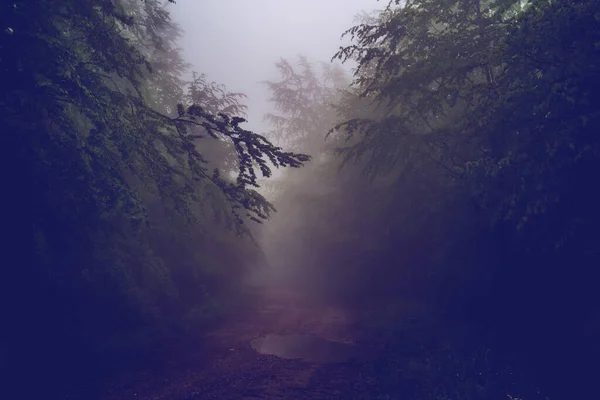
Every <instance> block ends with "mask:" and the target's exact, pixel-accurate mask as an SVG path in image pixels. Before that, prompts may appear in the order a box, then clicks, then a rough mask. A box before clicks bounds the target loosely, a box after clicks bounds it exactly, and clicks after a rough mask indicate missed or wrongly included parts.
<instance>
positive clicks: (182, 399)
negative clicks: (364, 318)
mask: <svg viewBox="0 0 600 400" xmlns="http://www.w3.org/2000/svg"><path fill="white" fill-rule="evenodd" d="M246 297H247V298H246V299H245V301H244V302H243V303H244V305H243V306H242V307H240V308H239V309H238V310H236V312H234V313H232V315H231V316H230V317H229V318H228V320H227V321H226V322H225V323H223V324H222V325H221V326H220V327H219V328H217V329H216V330H214V331H212V332H209V333H208V334H205V335H202V337H198V340H197V342H193V341H191V342H188V341H186V342H185V343H178V344H174V345H173V348H172V349H169V351H168V352H167V353H166V355H165V356H164V360H162V361H161V362H160V363H157V364H158V365H160V366H156V365H154V366H153V367H148V368H147V369H145V370H142V371H138V372H137V373H135V374H134V375H133V376H124V377H122V378H121V382H119V383H117V384H113V385H112V387H111V388H110V389H109V390H107V391H105V393H104V395H103V396H102V399H103V400H126V399H127V400H131V399H136V400H159V399H161V400H162V399H169V400H171V399H172V400H201V399H202V400H203V399H247V400H250V399H338V398H352V399H360V398H365V399H367V398H368V399H375V398H389V397H379V396H378V395H377V394H376V393H375V392H376V391H377V390H376V386H377V384H376V382H375V380H374V377H375V376H376V375H377V372H376V371H375V370H374V364H373V363H372V361H373V360H374V359H377V358H378V357H379V353H380V351H379V350H377V349H376V348H375V347H373V346H368V345H367V344H365V341H364V336H365V335H364V331H363V330H362V329H361V327H360V325H359V324H358V323H357V322H356V321H355V320H354V318H353V316H352V313H351V312H349V310H346V309H344V308H342V307H341V306H339V305H328V304H323V302H322V301H315V300H311V299H310V298H309V297H308V296H306V295H303V293H302V292H300V291H297V290H293V289H282V288H262V289H260V290H255V291H254V292H252V293H250V294H247V295H246ZM261 353H264V354H261ZM275 354H276V355H275Z"/></svg>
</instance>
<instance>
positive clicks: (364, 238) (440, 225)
mask: <svg viewBox="0 0 600 400" xmlns="http://www.w3.org/2000/svg"><path fill="white" fill-rule="evenodd" d="M172 7H177V5H176V4H175V5H165V4H163V3H162V2H159V1H156V0H146V1H137V0H120V1H75V0H67V1H56V0H44V1H36V2H33V3H28V2H22V1H9V2H5V4H3V5H2V11H1V12H0V23H1V28H2V33H1V34H0V70H1V73H2V89H1V90H2V94H3V96H2V97H1V98H0V116H1V119H2V125H1V126H2V136H3V138H4V139H5V140H4V142H3V146H2V148H3V151H4V154H3V157H2V158H3V160H4V161H5V163H6V166H7V167H5V168H4V175H5V192H4V196H3V197H4V198H5V200H7V202H8V203H7V205H6V206H5V214H7V215H8V218H6V221H8V223H5V230H6V232H7V233H8V238H7V240H6V241H5V244H6V247H7V250H8V252H7V254H6V255H5V260H4V277H3V278H2V281H3V284H4V285H3V286H4V287H3V289H2V293H3V295H4V299H3V301H2V305H3V323H2V325H3V328H2V331H1V333H0V346H1V347H2V353H1V354H0V357H1V358H0V361H1V362H2V366H1V368H2V372H1V374H2V376H4V377H8V378H10V379H11V380H12V382H15V383H17V382H18V383H22V384H25V383H26V382H28V381H29V380H37V381H38V382H39V384H40V387H41V388H43V391H46V392H47V393H51V392H52V390H54V389H55V388H54V386H57V385H59V382H61V379H63V378H60V377H61V376H63V375H61V374H64V375H68V374H71V375H68V376H70V377H71V378H70V379H73V380H75V379H79V380H81V381H85V380H86V379H90V376H94V375H95V374H102V373H103V371H104V369H105V365H106V364H107V363H110V362H112V361H111V360H122V359H130V360H131V359H136V358H139V357H142V356H145V355H147V354H148V352H149V350H148V349H149V348H152V347H153V346H156V345H157V343H164V342H168V341H169V340H176V338H178V337H180V336H182V335H186V333H189V332H193V331H197V330H206V329H208V328H209V327H210V326H212V325H213V324H214V323H215V322H216V321H218V320H219V319H220V318H222V316H223V315H226V314H227V308H228V306H229V305H230V304H231V303H232V302H235V301H236V299H238V298H240V297H241V296H240V295H239V293H240V292H241V291H242V289H240V288H243V287H245V281H246V278H247V277H248V276H250V278H251V279H269V280H271V281H272V282H278V283H280V284H282V285H284V284H293V285H296V286H298V287H301V288H303V289H304V290H306V291H309V292H310V293H311V294H313V295H314V296H315V297H316V298H321V299H326V300H330V301H336V302H340V303H343V304H345V305H347V306H348V307H353V308H354V309H356V310H361V312H363V311H364V314H361V315H362V318H363V319H364V321H365V323H369V324H372V325H373V326H374V327H375V328H373V329H374V330H375V331H376V332H378V334H380V335H382V337H385V340H387V341H388V342H389V343H390V346H391V347H390V348H391V350H390V351H400V350H398V349H399V348H401V347H402V346H404V347H406V346H407V344H406V343H408V341H410V340H413V339H414V340H416V339H415V338H416V336H415V335H423V337H427V338H429V337H432V338H433V339H431V340H433V341H435V340H437V339H435V338H437V337H438V336H447V337H452V340H451V342H452V345H453V346H454V347H453V350H452V351H451V352H450V353H444V352H434V351H432V350H431V349H429V350H427V353H426V355H427V357H426V363H429V365H430V367H431V368H430V370H436V371H438V372H437V373H432V374H430V375H427V376H426V377H425V378H422V377H417V376H416V375H415V376H411V377H410V379H413V380H414V382H419V383H415V389H414V390H415V392H414V393H417V394H419V393H420V395H418V396H421V397H418V396H417V397H416V398H422V399H425V398H436V399H437V398H439V399H459V398H460V399H479V398H486V399H492V398H506V393H512V394H514V395H515V396H516V395H517V394H519V393H522V394H519V396H520V397H519V398H522V399H524V400H529V399H537V398H546V397H545V396H546V395H548V396H549V398H552V399H554V398H569V397H570V398H580V399H585V398H595V397H596V396H594V395H590V393H593V390H594V389H593V383H594V382H593V381H594V377H595V376H596V375H594V374H597V373H598V370H597V367H595V366H593V364H592V361H594V360H595V358H596V357H597V355H598V350H599V347H598V343H599V339H600V302H599V300H600V299H599V294H600V291H599V290H598V288H597V286H598V276H599V274H598V271H597V268H598V265H600V263H599V261H600V260H599V251H598V250H599V249H600V241H599V239H600V237H599V234H598V232H599V230H598V229H597V226H598V223H599V221H600V214H599V211H598V204H599V200H600V198H599V197H600V191H599V190H598V189H597V188H596V184H594V177H595V176H596V173H597V171H598V170H599V169H598V167H599V166H600V165H599V164H600V153H599V150H600V147H599V141H598V135H597V130H598V127H599V122H600V121H599V116H600V114H599V111H598V110H599V104H600V102H599V101H598V100H599V98H598V96H599V93H600V80H599V79H600V63H599V60H600V57H598V55H599V51H600V50H599V49H600V14H599V11H598V9H597V3H596V2H595V1H592V0H583V1H576V2H573V1H567V0H553V1H547V0H532V1H512V0H490V1H483V0H475V1H442V0H414V1H406V2H391V3H390V4H389V5H388V7H387V8H385V10H384V11H382V12H379V13H374V14H364V15H362V16H361V17H360V19H359V20H358V22H357V25H356V26H355V27H354V28H352V29H351V30H349V31H348V32H346V35H348V36H349V37H350V38H351V39H352V44H351V45H349V46H347V47H342V48H340V50H339V52H338V53H337V54H335V55H332V56H333V60H332V61H333V62H330V61H331V60H309V59H307V58H306V57H303V56H299V57H298V58H295V59H280V60H279V61H278V60H273V61H274V62H275V65H276V68H277V71H278V73H279V77H278V78H277V79H274V80H267V81H265V82H264V83H263V84H264V85H265V87H266V88H267V89H268V92H269V93H270V96H271V98H270V101H271V104H272V105H273V111H272V112H271V113H270V114H268V115H267V116H266V120H267V121H268V123H269V124H270V126H271V131H269V132H264V133H262V134H259V133H256V132H252V131H249V130H247V129H245V128H244V127H243V122H244V117H245V113H246V111H247V104H246V103H245V101H246V98H245V95H244V94H243V93H235V92H233V93H232V92H229V91H228V89H227V87H226V86H225V85H223V84H221V83H215V82H212V81H211V79H210V77H208V76H206V75H204V74H202V73H201V72H194V73H193V74H191V76H192V79H191V80H189V79H187V78H185V77H186V76H190V73H191V72H192V71H193V68H192V66H190V65H188V63H187V62H186V61H185V60H184V59H183V57H182V55H181V50H180V49H179V47H178V40H179V39H180V37H181V35H182V32H181V30H180V28H179V27H178V25H177V24H176V23H174V22H173V20H172V19H171V17H170V14H169V9H170V8H172ZM341 33H342V32H340V34H341ZM241 61H242V62H245V61H247V60H241ZM344 62H353V63H355V65H356V68H354V69H353V70H352V72H351V73H348V72H347V69H345V68H343V67H342V66H343V63H344ZM226 83H227V82H224V84H226ZM275 168H282V172H280V173H278V176H277V177H276V178H275V179H267V178H269V177H271V175H272V171H273V169H275ZM406 304H411V307H413V306H414V308H413V309H411V310H408V311H407V310H406V309H403V307H404V306H405V305H406ZM414 318H416V319H418V320H419V321H420V322H422V323H421V324H420V325H419V327H418V328H414V329H415V331H414V332H417V333H414V332H413V333H410V332H408V333H407V331H406V330H407V329H408V328H406V326H407V323H406V322H407V320H409V319H411V320H412V319H414ZM465 327H469V329H467V328H465ZM463 329H464V330H463ZM467 331H468V332H467ZM400 337H402V338H405V339H406V341H405V342H404V343H399V342H398V340H397V339H398V338H400ZM394 338H396V339H394ZM382 340H383V339H382ZM410 343H411V346H413V347H414V348H417V347H418V346H419V344H418V343H416V342H410ZM394 346H396V347H394ZM424 351H425V350H424ZM490 352H491V353H493V354H497V356H494V357H496V358H494V357H491V356H490V357H488V354H490ZM449 354H450V355H449ZM422 358H423V357H422ZM58 359H60V360H61V365H62V366H61V367H60V368H59V367H57V366H56V365H55V364H56V360H58ZM90 359H92V360H98V362H97V365H96V366H94V368H91V371H85V372H84V371H82V370H81V369H78V368H77V365H79V363H81V362H82V360H90ZM490 360H493V361H490ZM421 361H423V359H421ZM123 365H126V362H123ZM386 368H387V369H386V371H387V372H386V374H390V376H392V375H393V374H396V373H399V372H398V371H395V370H394V367H393V366H391V365H387V367H386ZM96 369H97V370H96ZM457 374H458V375H457ZM451 376H452V377H454V376H459V378H456V379H453V378H452V379H451V378H450V377H451ZM390 379H392V378H390ZM398 379H399V378H398ZM403 379H408V378H406V376H404V378H403ZM63 380H64V379H63ZM482 380H484V381H485V382H486V383H485V384H483V383H481V381H482ZM481 388H484V389H481ZM389 390H390V391H393V390H394V389H393V388H389Z"/></svg>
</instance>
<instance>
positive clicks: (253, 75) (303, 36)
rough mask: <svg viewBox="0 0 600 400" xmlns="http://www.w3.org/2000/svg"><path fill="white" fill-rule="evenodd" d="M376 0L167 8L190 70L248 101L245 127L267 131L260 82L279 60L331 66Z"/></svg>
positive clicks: (184, 0)
mask: <svg viewBox="0 0 600 400" xmlns="http://www.w3.org/2000/svg"><path fill="white" fill-rule="evenodd" d="M384 5H385V4H383V3H381V2H378V1H377V0H305V1H281V0H252V1H250V0H202V1H190V0H180V1H178V2H177V5H175V6H172V7H170V10H171V12H172V15H173V17H174V18H175V21H176V22H177V23H178V24H180V25H181V27H182V28H183V30H184V32H185V33H184V37H183V38H182V40H181V45H182V48H183V54H184V55H185V57H186V59H187V60H188V61H189V62H190V63H191V64H192V65H193V68H194V70H196V71H198V72H201V73H205V74H207V75H208V77H209V78H210V79H212V80H214V81H216V82H218V83H222V84H224V85H226V86H227V87H228V89H229V90H231V91H236V92H242V93H245V94H246V95H247V96H248V98H247V100H246V104H247V105H248V106H249V110H248V127H249V128H250V129H252V130H255V131H257V132H262V131H264V130H266V129H267V128H268V125H267V124H266V123H265V122H264V121H263V116H264V114H265V113H267V112H269V110H270V106H269V103H268V101H267V100H268V93H267V91H266V89H265V87H264V85H261V84H260V82H261V81H264V80H266V79H272V78H274V77H275V76H276V71H275V62H276V61H278V60H279V59H280V58H281V57H283V58H295V57H296V56H297V55H298V54H302V55H305V56H306V57H308V58H309V59H310V60H313V61H326V62H327V61H329V60H330V59H331V57H332V56H333V55H334V54H335V52H336V51H337V49H338V48H339V46H340V45H342V44H344V43H348V40H343V41H342V39H341V35H342V33H343V32H344V31H346V30H347V29H349V28H351V27H352V26H353V22H354V17H355V16H356V15H357V14H359V13H360V12H362V11H372V10H373V9H376V8H382V7H383V6H384Z"/></svg>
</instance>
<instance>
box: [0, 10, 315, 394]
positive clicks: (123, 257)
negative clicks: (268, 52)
mask: <svg viewBox="0 0 600 400" xmlns="http://www.w3.org/2000/svg"><path fill="white" fill-rule="evenodd" d="M0 26H1V29H2V32H1V33H0V52H1V53H0V74H1V78H0V79H1V85H0V87H1V89H0V90H1V92H2V96H1V97H0V120H1V130H2V136H3V145H2V148H3V157H2V159H3V161H4V163H5V165H6V166H5V168H4V176H5V178H6V180H5V182H4V185H5V191H4V192H3V193H4V195H3V197H4V198H5V200H6V201H7V204H6V206H5V207H3V208H4V210H5V213H6V215H7V217H6V218H5V224H4V226H5V232H6V233H7V237H6V239H5V245H6V248H7V251H6V253H5V257H3V258H4V268H3V273H2V288H1V290H2V294H3V299H2V310H3V311H2V321H3V322H2V329H1V332H0V346H1V349H2V351H1V354H0V357H1V371H0V374H1V375H2V377H3V381H4V379H7V382H10V383H11V386H10V387H13V385H12V384H14V387H17V388H19V390H20V391H21V392H20V393H18V392H17V393H15V396H17V397H14V396H12V395H11V396H9V397H14V398H32V397H35V395H39V394H41V393H43V394H44V396H45V397H51V396H52V395H53V393H55V389H57V388H58V387H59V386H60V385H61V384H63V383H64V382H67V383H75V384H80V383H81V381H82V380H85V379H91V380H94V379H96V378H97V377H98V375H99V374H101V373H103V372H104V371H110V370H113V371H118V368H119V366H120V365H123V364H124V360H125V359H126V358H130V359H136V358H139V356H140V355H143V354H144V349H147V348H148V346H150V345H156V344H157V343H159V342H160V340H159V339H161V338H162V339H164V338H168V337H173V335H179V334H181V333H182V332H184V331H185V330H186V329H188V328H192V327H198V326H199V325H200V326H201V325H202V324H206V323H209V322H210V321H211V320H213V319H214V318H215V317H216V316H218V314H219V310H218V307H219V306H220V304H222V302H219V296H223V294H224V293H225V292H226V291H227V290H228V289H230V288H231V287H233V286H234V285H235V284H236V279H237V277H238V276H240V274H241V271H242V270H243V269H244V268H245V267H246V266H247V265H248V264H250V263H257V262H259V261H258V260H259V258H260V252H259V251H258V250H257V248H256V246H255V244H254V243H253V240H252V239H251V237H250V235H249V233H250V232H249V229H248V228H247V225H248V223H249V222H250V221H253V220H254V221H261V220H264V219H265V218H267V217H268V215H269V213H270V212H271V211H272V206H271V205H270V203H269V202H268V201H266V200H265V198H264V197H262V196H261V195H259V194H258V193H257V192H256V190H255V187H256V186H257V183H256V179H257V177H259V176H260V175H261V174H262V175H263V176H269V175H270V173H271V170H270V168H273V167H299V166H301V165H302V164H303V162H305V161H307V160H308V157H307V156H305V155H302V154H294V153H291V152H285V151H284V150H282V149H281V148H278V147H276V146H274V145H272V144H271V142H269V141H268V140H267V139H266V138H265V137H263V136H261V135H258V134H256V133H253V132H250V131H247V130H246V129H244V128H243V127H242V125H241V124H242V123H243V122H244V119H243V116H244V111H245V109H246V107H245V105H244V104H243V103H242V101H243V98H244V95H243V94H240V93H230V92H228V91H227V90H226V88H225V87H224V86H222V85H219V84H216V83H213V82H211V81H210V80H208V78H207V77H206V76H204V75H203V74H197V73H194V74H189V71H190V66H189V65H187V64H186V62H185V61H184V60H183V58H182V56H181V53H180V51H179V49H178V46H177V40H178V38H179V36H180V35H181V32H180V29H179V27H178V26H177V25H176V24H175V23H174V22H173V21H172V20H171V17H170V15H169V11H168V6H167V5H164V4H162V2H159V1H157V0H146V1H138V0H122V1H106V0H100V1H75V0H73V1H56V0H41V1H35V2H26V1H19V0H15V1H8V2H4V3H3V4H2V6H1V10H0ZM190 75H191V77H190ZM266 160H268V161H269V162H267V161H266ZM113 361H114V363H112V364H111V362H113ZM125 364H126V363H125ZM33 392H36V393H33Z"/></svg>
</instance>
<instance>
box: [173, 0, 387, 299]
mask: <svg viewBox="0 0 600 400" xmlns="http://www.w3.org/2000/svg"><path fill="white" fill-rule="evenodd" d="M385 5H386V4H384V3H381V2H378V1H376V0H326V1H323V0H307V1H301V2H295V1H278V0H258V1H245V0H206V1H179V2H178V3H177V5H175V6H173V7H171V11H172V15H173V17H174V19H175V21H176V22H177V23H178V24H180V26H181V27H182V29H183V31H184V36H183V38H182V40H181V46H182V50H183V54H184V56H185V58H186V60H187V61H188V62H190V63H191V64H192V66H193V70H194V71H197V72H200V73H205V74H206V75H207V76H208V78H209V79H210V80H213V81H215V82H217V83H220V84H224V85H225V86H226V87H227V89H228V90H229V91H233V92H241V93H244V94H246V95H247V98H246V99H245V100H244V102H245V104H246V105H247V106H248V111H247V120H248V122H247V125H246V127H247V128H249V129H250V130H253V131H255V132H257V133H262V134H266V133H267V132H269V131H271V130H272V129H273V128H272V127H271V126H269V122H268V121H266V120H265V118H264V117H265V115H266V114H267V113H275V112H276V111H275V110H274V106H273V104H272V103H271V102H269V98H270V96H271V94H270V93H269V91H268V88H267V87H266V85H265V84H264V81H265V80H270V81H277V80H278V79H279V78H280V77H279V72H278V70H277V69H276V65H275V64H276V62H278V61H280V60H281V59H286V60H289V61H290V62H291V63H292V64H293V65H294V66H296V62H297V60H298V56H300V55H302V56H305V57H306V58H307V59H308V61H309V62H311V63H312V64H313V65H314V66H315V70H316V71H319V64H320V63H323V62H324V63H330V62H331V59H332V56H333V55H334V54H335V53H336V51H337V50H338V49H339V47H340V46H345V45H348V44H349V43H350V39H349V38H348V37H342V34H343V33H344V32H345V31H346V30H348V29H349V28H351V27H352V26H354V25H355V24H356V22H357V20H356V17H357V16H358V15H360V14H363V13H365V12H367V13H370V12H372V11H374V10H375V9H381V8H383V7H384V6H385ZM353 67H354V65H352V64H350V63H346V64H344V65H342V68H343V70H344V71H345V72H346V74H347V77H348V78H350V76H351V70H352V68H353ZM330 127H331V126H328V127H327V129H328V128H330ZM320 134H321V135H322V139H321V138H318V139H317V141H318V140H322V143H323V144H325V140H324V137H325V134H326V129H323V131H322V132H320ZM317 147H318V145H317ZM320 151H321V149H318V150H316V151H315V152H314V153H319V152H320ZM311 155H313V156H317V157H318V154H311ZM317 169H318V162H317V161H313V162H311V163H309V165H307V166H305V167H304V168H301V169H300V170H296V171H281V170H275V171H273V172H274V173H273V178H271V182H272V181H273V180H276V181H279V191H278V197H277V199H274V198H273V197H272V195H273V193H272V192H267V191H265V190H263V189H259V190H260V191H262V192H263V193H264V194H265V195H266V196H267V198H268V199H269V200H270V201H273V202H274V205H275V207H276V208H277V210H278V212H277V213H275V214H274V215H273V216H272V218H271V220H270V221H267V222H266V223H265V224H263V225H262V226H255V227H253V229H254V231H255V236H256V239H257V240H258V242H259V245H260V247H261V248H262V250H263V251H264V253H265V256H266V257H265V259H264V260H263V262H262V263H260V265H253V266H250V267H252V268H250V271H251V272H250V275H251V276H250V282H252V283H255V284H256V283H265V282H266V283H270V284H277V285H282V284H289V283H294V284H299V283H302V289H303V291H306V289H307V288H317V287H318V288H319V289H320V290H321V291H331V285H325V286H324V287H321V286H318V285H315V282H316V281H320V280H323V276H322V275H323V274H317V273H316V271H325V270H326V269H327V268H326V266H324V265H320V264H323V262H324V261H323V260H325V259H327V258H329V257H328V256H327V254H322V253H323V252H318V251H316V249H315V248H314V246H315V242H318V240H319V239H318V237H316V236H315V234H314V232H313V231H318V230H319V229H320V228H318V227H316V228H315V227H314V226H312V225H315V226H317V225H323V223H324V224H325V225H327V222H326V221H327V220H328V219H331V218H330V217H331V216H328V215H327V211H326V210H322V209H319V210H315V209H310V207H308V206H307V201H306V200H307V199H316V198H321V199H322V198H323V196H324V195H326V194H327V196H330V197H334V194H333V190H332V188H330V187H328V185H330V184H331V182H332V181H331V180H322V179H321V180H319V179H315V173H316V171H317ZM263 183H265V181H263ZM281 184H283V186H281ZM269 196H271V197H269ZM319 208H322V205H320V206H319ZM314 215H321V216H322V217H323V218H322V220H321V221H315V220H312V225H311V222H308V221H309V220H311V216H314ZM324 221H325V222H324ZM319 222H321V223H319ZM330 247H331V248H333V247H335V246H330ZM332 251H334V252H335V250H332ZM327 253H328V252H327ZM334 258H335V259H336V264H338V262H339V261H340V260H339V259H338V258H339V257H337V255H336V256H334ZM346 283H347V282H346Z"/></svg>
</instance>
